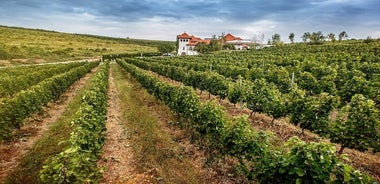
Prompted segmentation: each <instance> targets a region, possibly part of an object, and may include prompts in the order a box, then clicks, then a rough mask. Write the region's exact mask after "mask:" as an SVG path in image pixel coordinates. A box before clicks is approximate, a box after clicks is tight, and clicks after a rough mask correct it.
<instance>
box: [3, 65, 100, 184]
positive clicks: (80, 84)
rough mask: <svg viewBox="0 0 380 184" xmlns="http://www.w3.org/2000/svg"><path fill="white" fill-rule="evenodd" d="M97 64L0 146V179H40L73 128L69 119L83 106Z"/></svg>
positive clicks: (19, 180) (22, 180)
mask: <svg viewBox="0 0 380 184" xmlns="http://www.w3.org/2000/svg"><path fill="white" fill-rule="evenodd" d="M97 68H98V67H96V68H94V69H93V70H92V71H91V72H89V73H88V74H86V75H85V76H84V77H82V78H81V79H80V80H79V81H77V82H76V83H75V84H74V85H72V86H71V87H70V88H69V89H68V90H67V91H66V92H65V93H64V94H63V95H61V96H60V98H59V99H58V100H57V101H56V102H55V103H50V104H49V105H48V107H46V108H45V109H44V110H43V112H41V113H38V114H34V115H32V116H31V118H28V119H26V120H25V125H24V126H23V127H21V129H20V130H19V131H16V133H15V136H14V137H13V139H12V140H10V141H8V142H4V143H3V144H1V146H0V183H28V184H29V183H40V180H39V177H38V173H39V170H40V169H41V167H42V164H43V162H44V160H46V159H47V158H49V157H50V156H52V155H55V154H56V153H59V152H60V151H61V150H62V149H63V148H64V147H65V146H66V145H67V143H66V142H64V141H65V140H67V139H68V137H69V136H70V133H71V131H72V129H73V127H72V126H71V124H70V122H71V120H72V119H73V118H74V116H75V112H76V111H78V109H79V107H80V100H81V97H82V94H83V92H84V91H85V90H86V89H89V88H90V87H91V85H92V84H91V82H90V81H91V80H90V78H91V77H92V76H93V74H94V72H95V71H96V70H97Z"/></svg>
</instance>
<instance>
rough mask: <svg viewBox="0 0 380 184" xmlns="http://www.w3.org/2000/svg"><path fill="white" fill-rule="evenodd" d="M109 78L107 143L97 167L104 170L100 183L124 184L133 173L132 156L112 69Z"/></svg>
mask: <svg viewBox="0 0 380 184" xmlns="http://www.w3.org/2000/svg"><path fill="white" fill-rule="evenodd" d="M109 76H110V77H109V89H108V112H107V124H106V127H107V141H106V144H105V145H104V146H103V154H102V157H101V159H100V161H99V162H98V165H99V167H105V168H106V170H105V172H104V173H103V178H102V180H101V183H124V182H125V181H126V180H128V179H130V177H132V176H133V174H134V172H135V171H134V167H133V166H134V161H133V157H134V156H133V151H132V148H131V147H130V146H129V145H131V143H130V140H129V139H128V137H127V136H128V135H127V134H126V130H125V127H124V126H123V125H122V123H121V115H122V112H121V110H120V104H121V102H120V98H118V96H119V91H118V90H117V88H116V84H115V81H114V76H113V70H112V69H111V70H110V75H109Z"/></svg>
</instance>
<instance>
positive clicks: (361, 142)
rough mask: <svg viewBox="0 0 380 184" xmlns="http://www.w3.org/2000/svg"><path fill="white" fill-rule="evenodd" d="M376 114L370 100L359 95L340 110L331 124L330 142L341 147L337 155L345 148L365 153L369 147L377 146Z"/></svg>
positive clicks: (377, 123) (377, 128)
mask: <svg viewBox="0 0 380 184" xmlns="http://www.w3.org/2000/svg"><path fill="white" fill-rule="evenodd" d="M378 113H379V112H378V111H377V109H376V107H375V103H374V102H373V101H372V100H369V99H366V98H365V97H364V96H363V95H361V94H356V95H354V96H353V97H352V98H351V103H350V104H348V105H347V106H345V107H344V108H343V109H342V111H341V112H340V113H339V115H338V118H337V120H336V121H335V122H334V124H333V129H332V131H333V132H332V136H331V141H333V142H335V143H340V144H341V145H342V146H341V148H340V150H339V152H338V153H339V154H341V153H343V150H344V148H346V147H348V148H355V149H358V150H360V151H365V150H367V149H368V148H369V147H375V148H376V147H377V146H378V144H379V139H380V136H379V117H378V116H379V114H378Z"/></svg>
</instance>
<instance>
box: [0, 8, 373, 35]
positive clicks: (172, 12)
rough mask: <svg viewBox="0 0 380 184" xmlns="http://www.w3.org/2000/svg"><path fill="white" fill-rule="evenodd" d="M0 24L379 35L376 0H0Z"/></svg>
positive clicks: (75, 29) (103, 30)
mask: <svg viewBox="0 0 380 184" xmlns="http://www.w3.org/2000/svg"><path fill="white" fill-rule="evenodd" d="M0 24H1V25H7V26H20V27H27V28H40V29H47V30H55V31H60V32H70V33H86V34H95V35H104V36H112V37H130V38H140V39H154V40H173V41H174V40H175V38H176V35H178V34H181V33H183V32H184V31H186V32H187V33H189V34H193V35H195V36H199V37H202V38H205V37H211V36H212V35H221V33H222V32H225V33H228V32H230V33H232V34H233V35H235V36H240V37H242V38H247V39H252V38H253V37H254V36H255V35H262V34H264V40H265V42H266V41H267V40H268V38H270V37H271V35H273V34H275V33H279V34H280V35H281V40H283V41H286V42H288V41H289V39H288V36H289V34H290V33H291V32H293V33H295V38H296V41H300V40H301V38H300V37H301V36H302V34H303V33H304V32H317V31H322V33H323V34H325V35H327V34H328V33H331V32H332V33H335V35H338V34H339V33H340V32H341V31H346V32H347V34H348V36H349V37H350V38H366V37H367V36H371V37H372V38H379V37H380V0H251V1H249V0H224V1H223V0H155V1H153V0H0Z"/></svg>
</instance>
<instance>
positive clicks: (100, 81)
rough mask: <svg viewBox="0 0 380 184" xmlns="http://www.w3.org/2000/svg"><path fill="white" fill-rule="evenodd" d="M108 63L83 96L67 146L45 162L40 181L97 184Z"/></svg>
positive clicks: (104, 117)
mask: <svg viewBox="0 0 380 184" xmlns="http://www.w3.org/2000/svg"><path fill="white" fill-rule="evenodd" d="M108 75H109V62H105V63H103V64H102V65H101V66H100V68H99V71H98V72H97V73H96V75H95V77H94V78H93V79H92V81H93V84H94V87H92V88H91V89H89V90H87V91H86V92H85V94H84V95H83V97H82V102H81V107H80V110H79V111H78V112H77V116H78V117H76V118H75V119H74V120H73V121H72V124H73V125H74V126H75V129H74V131H73V132H72V133H71V136H70V139H69V146H68V147H66V148H65V149H64V150H63V151H62V152H60V153H59V154H57V155H55V156H54V157H52V158H49V159H48V160H46V161H45V163H44V166H43V168H42V170H41V171H40V178H41V181H42V182H43V183H97V182H99V179H100V177H101V169H100V168H98V167H97V160H98V159H99V157H100V154H101V151H102V147H103V145H104V143H105V136H104V132H105V130H106V127H105V124H106V118H107V89H108Z"/></svg>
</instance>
